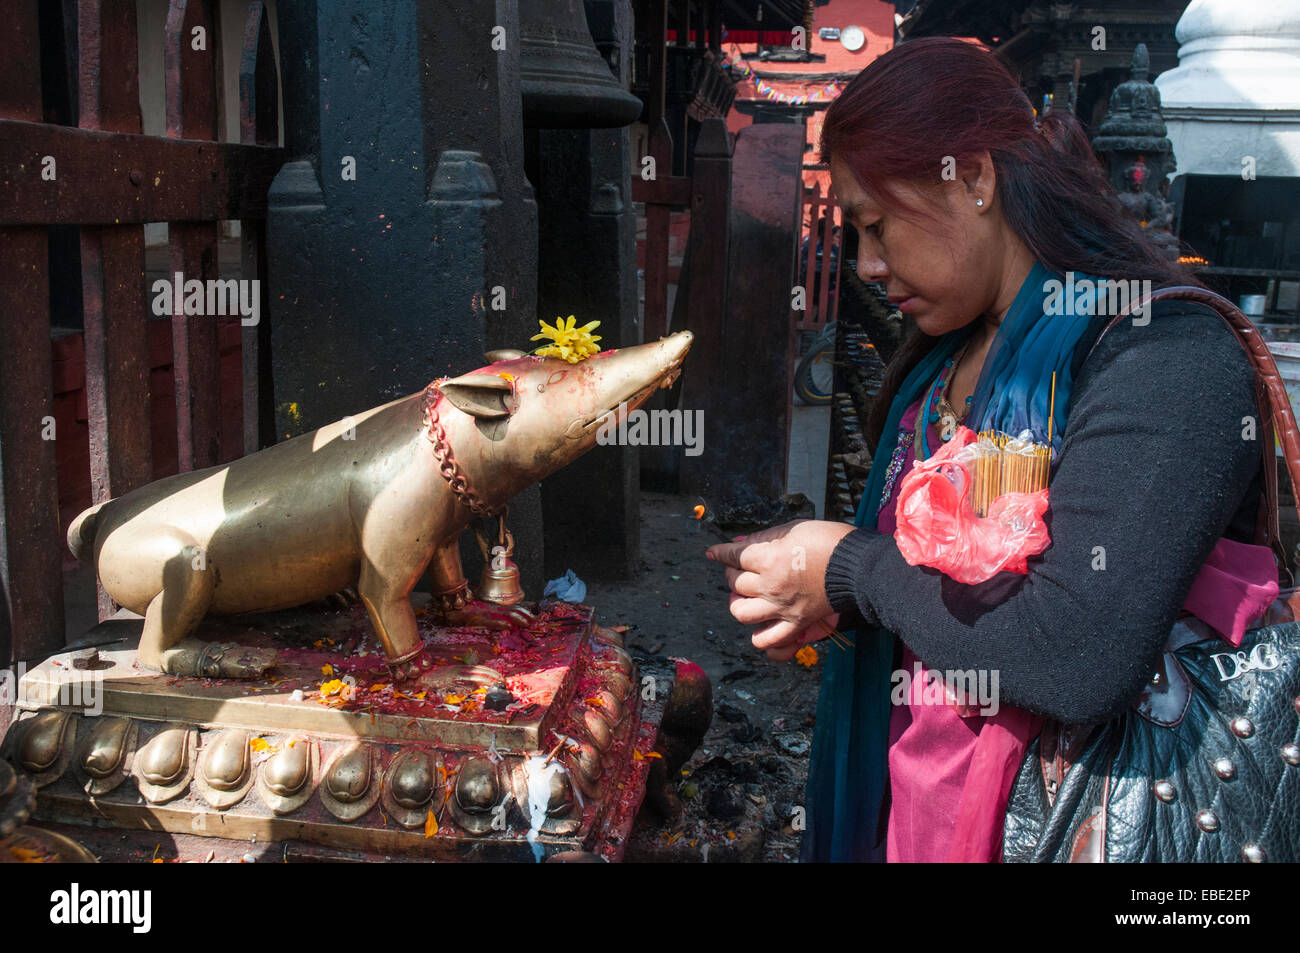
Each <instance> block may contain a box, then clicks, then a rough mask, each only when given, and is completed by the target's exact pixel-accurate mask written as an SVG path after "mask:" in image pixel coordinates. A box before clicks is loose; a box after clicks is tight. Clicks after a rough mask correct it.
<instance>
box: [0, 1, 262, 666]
mask: <svg viewBox="0 0 1300 953" xmlns="http://www.w3.org/2000/svg"><path fill="white" fill-rule="evenodd" d="M10 7H11V9H9V10H8V11H7V12H8V17H7V18H6V30H5V31H4V32H3V33H0V260H3V261H5V262H6V263H7V267H6V268H5V269H4V271H3V272H0V316H2V320H3V328H4V336H5V340H4V346H3V347H0V603H2V604H0V663H5V664H8V663H9V662H10V660H13V659H25V658H32V657H36V656H39V655H41V654H44V653H48V652H51V651H55V650H57V649H59V648H60V647H61V646H62V645H63V641H64V625H63V595H62V574H61V573H60V571H59V569H60V565H61V562H62V559H61V557H62V553H63V548H64V547H63V540H62V538H61V534H60V532H59V530H60V520H59V512H58V498H59V488H58V480H57V476H56V473H57V459H58V456H59V453H60V452H61V451H56V444H57V442H58V441H62V440H65V439H66V440H70V441H72V440H75V433H67V431H66V428H65V429H64V430H63V431H59V430H57V429H56V438H55V439H54V440H51V439H48V433H49V428H48V426H47V424H48V422H49V421H50V420H51V419H53V420H55V422H56V427H57V422H58V415H57V414H56V408H55V401H54V386H53V384H54V365H53V362H52V346H51V327H50V279H49V254H50V252H49V237H48V230H49V226H52V225H70V226H77V227H78V228H79V229H80V249H79V250H80V271H81V280H82V312H83V317H84V329H85V330H84V336H83V346H84V362H85V400H86V422H87V431H88V438H89V439H88V454H87V456H88V465H89V466H88V468H89V479H90V485H91V492H92V497H93V499H94V500H95V501H100V500H104V499H108V498H110V497H114V496H120V495H121V494H123V493H126V492H129V491H130V490H132V489H134V488H135V487H137V486H139V485H141V484H142V483H145V482H147V481H148V480H150V479H152V478H153V476H154V472H155V467H154V465H153V453H154V448H155V446H156V441H155V439H154V438H155V435H154V434H153V433H152V432H151V413H150V386H151V385H150V375H151V370H152V364H153V362H152V361H151V347H150V346H151V340H152V339H153V338H154V337H155V335H154V333H153V328H154V324H152V323H151V321H150V310H149V304H150V303H151V298H152V296H151V295H150V294H148V292H147V290H146V278H145V266H144V237H143V232H144V223H146V222H168V223H169V240H170V261H171V265H172V268H173V270H181V271H183V272H184V273H185V277H186V278H200V279H206V278H208V277H216V269H217V256H216V252H217V223H218V222H219V221H220V220H222V219H239V220H241V221H242V222H243V235H244V244H245V252H244V270H243V275H242V277H243V278H244V279H246V280H247V279H252V278H259V279H262V278H264V275H263V273H262V267H261V261H262V258H261V256H260V255H259V254H258V248H259V244H260V241H261V234H262V233H261V229H260V227H259V224H258V223H259V222H260V220H261V219H264V218H265V215H266V194H267V189H268V187H269V186H270V182H271V179H272V178H273V177H274V175H275V173H276V171H277V170H278V169H279V167H280V165H281V163H282V162H283V154H282V151H281V150H280V149H278V148H275V147H274V145H273V144H274V143H275V142H277V141H278V139H279V132H278V128H277V127H276V122H277V120H276V115H277V109H276V102H275V99H276V96H275V93H276V87H277V85H278V81H277V79H276V70H275V64H274V59H273V53H272V49H271V44H270V35H269V27H268V25H267V22H266V12H265V10H264V9H263V6H262V4H261V3H257V2H255V3H253V4H252V5H251V6H250V7H249V11H248V21H247V24H246V29H245V32H244V44H245V48H244V51H243V59H242V64H241V76H240V79H241V82H240V103H239V108H240V117H241V129H242V130H243V142H242V143H241V144H231V143H219V142H216V141H214V140H215V139H216V137H217V133H218V128H217V118H218V105H217V104H218V103H219V101H220V85H219V77H220V71H219V69H218V64H219V63H220V24H219V22H218V18H217V9H218V3H217V0H171V4H170V8H169V11H168V15H167V21H166V22H167V40H166V43H167V46H166V49H165V57H164V61H165V66H166V71H165V84H166V103H167V134H166V136H165V137H155V136H144V135H141V134H140V133H141V128H142V124H141V116H140V103H139V77H138V67H137V47H136V36H137V26H136V4H135V2H134V0H79V2H78V3H77V4H76V5H75V17H76V23H75V24H66V25H65V24H63V23H62V11H64V10H71V9H72V5H71V4H67V5H60V4H45V3H42V2H40V0H15V2H14V3H12V4H10ZM42 17H54V18H58V20H59V22H58V23H57V24H54V26H55V27H56V28H55V29H48V27H49V26H50V24H49V23H47V34H49V35H51V36H60V37H61V36H63V35H67V34H71V35H74V36H75V37H76V42H77V56H76V62H75V67H76V75H75V84H74V86H75V91H76V92H75V98H76V103H75V106H76V109H75V115H76V116H77V126H76V127H72V126H65V125H55V124H52V123H47V122H45V121H43V120H44V119H45V118H46V115H47V109H46V107H47V105H48V104H46V103H44V102H43V94H42V85H41V75H42V69H41V40H40V37H41V29H40V26H41V18H42ZM200 26H201V27H203V28H204V30H205V33H206V37H205V38H206V41H207V42H206V44H204V46H205V48H204V49H196V48H195V47H196V45H197V44H195V43H194V42H192V37H193V33H192V31H193V28H194V27H200ZM254 143H256V144H254ZM47 157H48V158H47ZM51 160H52V161H53V163H54V164H53V166H51ZM50 168H54V169H55V170H56V172H55V174H54V175H53V176H52V177H50V176H48V175H43V174H42V172H43V170H48V169H50ZM261 288H262V291H263V294H265V291H266V283H265V281H264V280H263V281H262V285H261ZM181 310H182V311H183V310H184V309H183V308H182V309H181ZM266 313H267V309H266V308H265V306H263V307H262V310H261V314H262V315H263V316H265V315H266ZM263 321H265V318H264V317H263ZM163 326H164V327H166V326H167V325H163ZM170 331H171V334H170V336H171V350H172V358H173V364H174V379H175V393H176V418H175V419H176V438H177V439H176V447H177V453H178V464H179V466H180V468H181V469H188V468H190V467H198V466H205V465H207V464H209V463H213V462H216V460H217V459H219V458H220V457H221V456H222V450H221V438H220V423H219V421H220V406H221V402H222V400H223V395H222V389H221V385H220V356H219V339H218V333H219V328H218V323H217V322H216V321H214V320H213V319H212V318H210V317H209V318H203V317H199V316H190V317H189V318H186V317H184V316H182V317H180V318H174V319H172V320H171V321H170ZM56 347H57V345H56ZM164 356H165V355H164ZM70 359H71V360H75V358H70ZM67 371H68V368H67V367H63V368H61V369H60V372H61V373H66V372H67ZM245 376H246V384H249V383H252V384H254V385H255V383H256V382H254V381H248V380H247V375H245ZM64 383H65V384H66V381H65V382H64ZM252 392H253V394H257V393H258V391H257V390H256V387H255V386H254V388H253V391H252ZM239 449H241V448H239V447H236V448H235V450H236V452H238V450H239ZM113 608H114V607H113V606H112V604H111V602H110V601H109V600H108V599H107V597H106V595H105V594H104V593H103V592H102V591H101V592H100V614H101V617H103V616H104V615H106V614H109V613H111V612H112V611H113Z"/></svg>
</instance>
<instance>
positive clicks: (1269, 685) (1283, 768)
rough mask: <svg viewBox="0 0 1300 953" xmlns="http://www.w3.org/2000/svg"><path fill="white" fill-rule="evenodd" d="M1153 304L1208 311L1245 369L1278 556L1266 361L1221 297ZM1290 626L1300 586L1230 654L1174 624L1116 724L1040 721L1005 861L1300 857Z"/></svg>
mask: <svg viewBox="0 0 1300 953" xmlns="http://www.w3.org/2000/svg"><path fill="white" fill-rule="evenodd" d="M1162 298H1186V299H1191V300H1194V301H1198V302H1201V303H1203V304H1206V305H1209V306H1210V307H1212V308H1214V310H1216V311H1217V312H1218V313H1219V314H1220V315H1221V316H1222V317H1223V319H1224V320H1225V321H1226V322H1227V323H1228V325H1229V326H1230V327H1232V329H1233V331H1234V332H1235V333H1236V335H1237V339H1238V341H1240V342H1241V344H1242V347H1243V348H1245V350H1246V352H1247V354H1249V356H1250V358H1251V361H1252V363H1253V364H1254V365H1255V369H1256V401H1257V404H1258V406H1259V410H1260V421H1261V427H1260V429H1259V433H1260V434H1261V436H1262V437H1263V439H1262V440H1261V441H1260V442H1261V444H1263V445H1264V446H1263V449H1264V471H1263V472H1264V481H1263V482H1264V493H1263V495H1262V499H1261V504H1260V521H1259V536H1260V539H1261V540H1263V541H1266V542H1267V543H1268V544H1269V545H1271V546H1272V547H1273V548H1274V551H1275V552H1279V553H1281V551H1282V546H1281V542H1280V539H1281V536H1280V531H1279V527H1278V506H1277V464H1276V456H1275V454H1274V448H1273V442H1272V441H1271V440H1269V439H1268V438H1267V435H1268V434H1269V433H1270V432H1271V431H1270V428H1269V426H1268V425H1269V424H1270V423H1271V424H1272V425H1273V427H1274V428H1276V433H1277V437H1278V441H1279V443H1280V444H1281V447H1282V449H1283V451H1284V457H1285V460H1286V465H1287V470H1288V473H1289V474H1290V477H1291V482H1292V485H1293V486H1294V487H1296V488H1300V433H1298V432H1297V430H1296V422H1295V417H1294V415H1293V414H1292V412H1291V405H1290V401H1289V400H1288V399H1287V394H1286V388H1285V387H1284V385H1283V383H1282V378H1281V376H1280V375H1279V374H1278V370H1277V366H1276V365H1275V364H1274V362H1273V357H1272V355H1271V354H1270V353H1269V350H1268V347H1267V345H1266V344H1265V343H1264V341H1263V339H1262V338H1261V337H1260V334H1259V332H1258V330H1257V329H1256V328H1255V326H1254V325H1253V324H1252V323H1251V321H1250V319H1249V318H1247V317H1246V316H1245V315H1243V314H1242V313H1241V311H1239V310H1238V309H1237V308H1236V307H1234V306H1233V305H1232V303H1231V302H1229V301H1228V300H1226V299H1225V298H1222V297H1220V296H1219V295H1216V294H1213V293H1212V292H1209V291H1206V290H1205V289H1202V288H1163V289H1160V290H1158V291H1156V292H1154V293H1153V294H1152V295H1151V296H1150V298H1149V299H1148V300H1149V301H1150V302H1154V301H1157V300H1160V299H1162ZM1126 316H1127V315H1121V316H1119V317H1117V318H1116V319H1115V320H1114V321H1112V322H1111V323H1110V325H1108V326H1107V328H1106V330H1107V331H1108V330H1110V328H1111V327H1114V325H1115V324H1117V323H1118V322H1119V321H1120V320H1122V319H1123V318H1124V317H1126ZM1102 333H1103V334H1104V333H1105V331H1103V332H1102ZM1094 346H1095V345H1094ZM1282 565H1283V566H1284V567H1285V565H1286V562H1285V555H1284V554H1283V562H1282ZM1297 619H1300V589H1287V590H1283V592H1282V593H1281V594H1280V596H1279V598H1278V600H1277V601H1276V602H1275V603H1274V604H1273V605H1272V606H1271V607H1270V608H1269V610H1268V611H1267V612H1266V613H1265V615H1264V617H1263V618H1262V619H1261V620H1259V622H1258V624H1257V627H1256V628H1254V629H1252V630H1250V631H1249V632H1247V633H1246V635H1245V637H1244V639H1243V640H1242V643H1241V645H1240V646H1237V647H1235V648H1234V647H1233V646H1232V645H1230V644H1229V643H1227V642H1225V641H1224V640H1223V639H1222V638H1221V637H1220V636H1219V635H1218V634H1217V633H1216V632H1215V631H1214V630H1213V629H1211V628H1210V627H1209V626H1208V625H1205V624H1204V623H1202V622H1201V621H1200V620H1198V619H1195V618H1192V617H1190V616H1189V617H1185V618H1183V619H1180V620H1179V621H1178V622H1177V623H1176V624H1175V626H1174V628H1173V631H1172V633H1171V634H1170V637H1169V640H1168V641H1167V642H1166V644H1165V649H1164V652H1163V654H1162V656H1161V659H1160V662H1159V664H1158V667H1157V670H1156V671H1155V672H1154V673H1153V675H1152V678H1151V680H1150V682H1148V684H1147V685H1146V686H1145V687H1144V689H1143V691H1142V692H1141V693H1140V694H1139V696H1138V697H1137V698H1136V699H1134V701H1133V703H1132V705H1131V706H1130V708H1129V710H1128V711H1126V712H1125V713H1124V714H1123V715H1121V716H1120V717H1118V718H1116V719H1114V720H1112V721H1109V722H1105V723H1103V724H1098V725H1091V726H1088V725H1060V724H1056V723H1051V722H1049V723H1048V724H1046V725H1044V728H1043V731H1042V733H1041V734H1040V735H1039V737H1038V738H1037V739H1036V740H1034V741H1032V742H1031V743H1030V745H1029V747H1028V749H1027V750H1026V752H1025V758H1024V761H1023V762H1022V763H1021V766H1020V771H1019V773H1018V774H1017V776H1016V779H1015V782H1014V784H1013V785H1012V790H1011V798H1010V801H1009V802H1008V805H1007V813H1006V820H1005V823H1004V827H1003V837H1002V855H1003V860H1004V861H1007V862H1094V863H1095V862H1105V863H1117V862H1159V863H1177V862H1213V861H1246V862H1261V861H1282V862H1295V861H1296V860H1300V621H1297Z"/></svg>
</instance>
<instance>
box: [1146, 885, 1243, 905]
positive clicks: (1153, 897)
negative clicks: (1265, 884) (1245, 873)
mask: <svg viewBox="0 0 1300 953" xmlns="http://www.w3.org/2000/svg"><path fill="white" fill-rule="evenodd" d="M1249 898H1250V891H1249V890H1247V889H1246V888H1244V887H1236V888H1229V889H1217V890H1216V889H1214V888H1210V887H1205V888H1202V889H1200V890H1134V891H1133V895H1132V896H1131V897H1130V898H1129V899H1131V900H1134V901H1136V902H1139V903H1165V902H1166V901H1168V900H1217V901H1229V902H1240V901H1242V900H1247V899H1249Z"/></svg>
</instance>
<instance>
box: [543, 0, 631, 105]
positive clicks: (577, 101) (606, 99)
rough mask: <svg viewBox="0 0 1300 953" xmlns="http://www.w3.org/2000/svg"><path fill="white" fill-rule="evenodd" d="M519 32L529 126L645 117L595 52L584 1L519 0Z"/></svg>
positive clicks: (629, 94)
mask: <svg viewBox="0 0 1300 953" xmlns="http://www.w3.org/2000/svg"><path fill="white" fill-rule="evenodd" d="M519 33H520V42H519V49H520V53H519V78H520V86H521V89H522V92H523V100H524V123H525V125H528V126H534V127H538V128H542V129H604V128H612V127H616V126H626V125H628V124H629V123H632V122H635V121H636V119H637V117H638V116H639V115H641V108H642V107H641V100H639V99H638V98H637V97H635V96H633V95H632V94H631V93H629V92H628V91H627V90H625V89H623V88H622V87H621V86H619V85H618V83H616V82H615V81H614V76H613V74H612V73H611V72H610V69H609V65H608V64H607V63H606V62H605V61H604V59H602V58H601V55H600V53H599V52H598V51H597V50H596V44H595V43H594V42H593V41H592V38H591V31H590V30H589V29H588V27H587V13H586V10H585V9H584V6H583V4H582V0H519Z"/></svg>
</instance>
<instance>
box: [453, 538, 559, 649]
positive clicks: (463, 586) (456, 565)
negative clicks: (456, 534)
mask: <svg viewBox="0 0 1300 953" xmlns="http://www.w3.org/2000/svg"><path fill="white" fill-rule="evenodd" d="M429 579H430V582H431V583H432V590H433V611H434V613H435V614H436V615H437V617H438V619H439V621H441V622H442V623H444V624H445V625H465V626H477V627H479V628H486V629H509V628H522V627H524V626H526V625H528V624H529V622H531V621H532V619H533V616H532V613H530V612H529V611H528V610H527V609H525V608H523V607H522V606H499V605H496V604H495V603H491V602H484V601H482V600H481V599H475V598H474V592H473V590H471V589H470V586H469V582H468V581H466V579H465V572H464V570H463V569H462V568H461V563H460V543H459V540H457V539H453V540H451V542H449V543H444V544H443V545H442V546H440V547H438V549H437V551H436V552H435V553H434V554H433V559H432V561H430V563H429Z"/></svg>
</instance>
